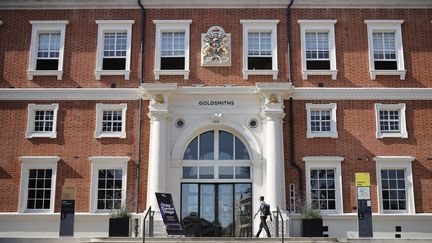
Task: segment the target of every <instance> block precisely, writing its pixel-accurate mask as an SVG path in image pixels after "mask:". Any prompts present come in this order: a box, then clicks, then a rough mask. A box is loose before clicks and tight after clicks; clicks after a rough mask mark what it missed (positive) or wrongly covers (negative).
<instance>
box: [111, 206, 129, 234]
mask: <svg viewBox="0 0 432 243" xmlns="http://www.w3.org/2000/svg"><path fill="white" fill-rule="evenodd" d="M110 215H111V217H110V219H109V236H110V237H113V236H114V237H116V236H117V237H128V236H129V221H130V218H131V214H130V212H129V210H128V209H127V207H126V206H122V207H121V208H120V209H117V210H112V211H111V213H110Z"/></svg>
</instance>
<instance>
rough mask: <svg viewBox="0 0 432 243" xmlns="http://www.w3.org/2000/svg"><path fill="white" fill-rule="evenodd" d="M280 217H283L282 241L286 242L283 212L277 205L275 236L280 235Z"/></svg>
mask: <svg viewBox="0 0 432 243" xmlns="http://www.w3.org/2000/svg"><path fill="white" fill-rule="evenodd" d="M279 217H280V219H281V221H282V224H281V225H282V243H284V241H285V240H284V236H285V231H284V219H283V217H282V213H281V211H280V209H279V206H277V207H276V220H275V226H276V227H275V228H276V229H275V236H276V237H279Z"/></svg>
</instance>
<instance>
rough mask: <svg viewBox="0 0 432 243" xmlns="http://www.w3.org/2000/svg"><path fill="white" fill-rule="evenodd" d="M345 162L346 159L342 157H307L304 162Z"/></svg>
mask: <svg viewBox="0 0 432 243" xmlns="http://www.w3.org/2000/svg"><path fill="white" fill-rule="evenodd" d="M343 160H344V157H340V156H305V157H303V161H305V162H310V163H313V162H319V163H322V162H339V163H340V162H342V161H343Z"/></svg>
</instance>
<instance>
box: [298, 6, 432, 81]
mask: <svg viewBox="0 0 432 243" xmlns="http://www.w3.org/2000/svg"><path fill="white" fill-rule="evenodd" d="M299 19H336V20H337V23H336V24H335V40H336V66H337V70H339V72H338V79H337V80H336V81H333V80H331V76H309V77H308V80H303V79H302V76H301V44H300V24H298V23H297V20H299ZM367 19H369V20H375V19H392V20H404V23H403V24H402V44H403V50H404V61H405V69H406V70H407V74H406V78H405V80H400V78H399V76H377V78H376V80H371V79H370V75H369V51H368V36H367V25H366V24H365V23H364V20H367ZM431 20H432V12H431V11H430V10H428V9H294V10H293V14H292V27H293V32H292V34H293V35H292V36H293V38H292V58H293V70H294V73H293V74H294V80H293V84H294V86H296V87H303V86H304V87H307V86H315V87H316V86H318V83H324V86H325V87H396V88H400V87H419V88H424V87H432V72H430V70H431V68H432V56H431V52H432V40H431V38H429V37H430V36H431V35H432V24H431V22H430V21H431Z"/></svg>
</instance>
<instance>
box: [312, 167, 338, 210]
mask: <svg viewBox="0 0 432 243" xmlns="http://www.w3.org/2000/svg"><path fill="white" fill-rule="evenodd" d="M334 173H335V171H334V170H333V169H320V170H316V169H313V170H311V171H310V178H309V180H310V185H311V195H310V197H311V199H313V201H315V203H316V205H317V206H318V207H319V208H320V209H322V210H335V209H336V203H335V201H336V190H335V179H334Z"/></svg>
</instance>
